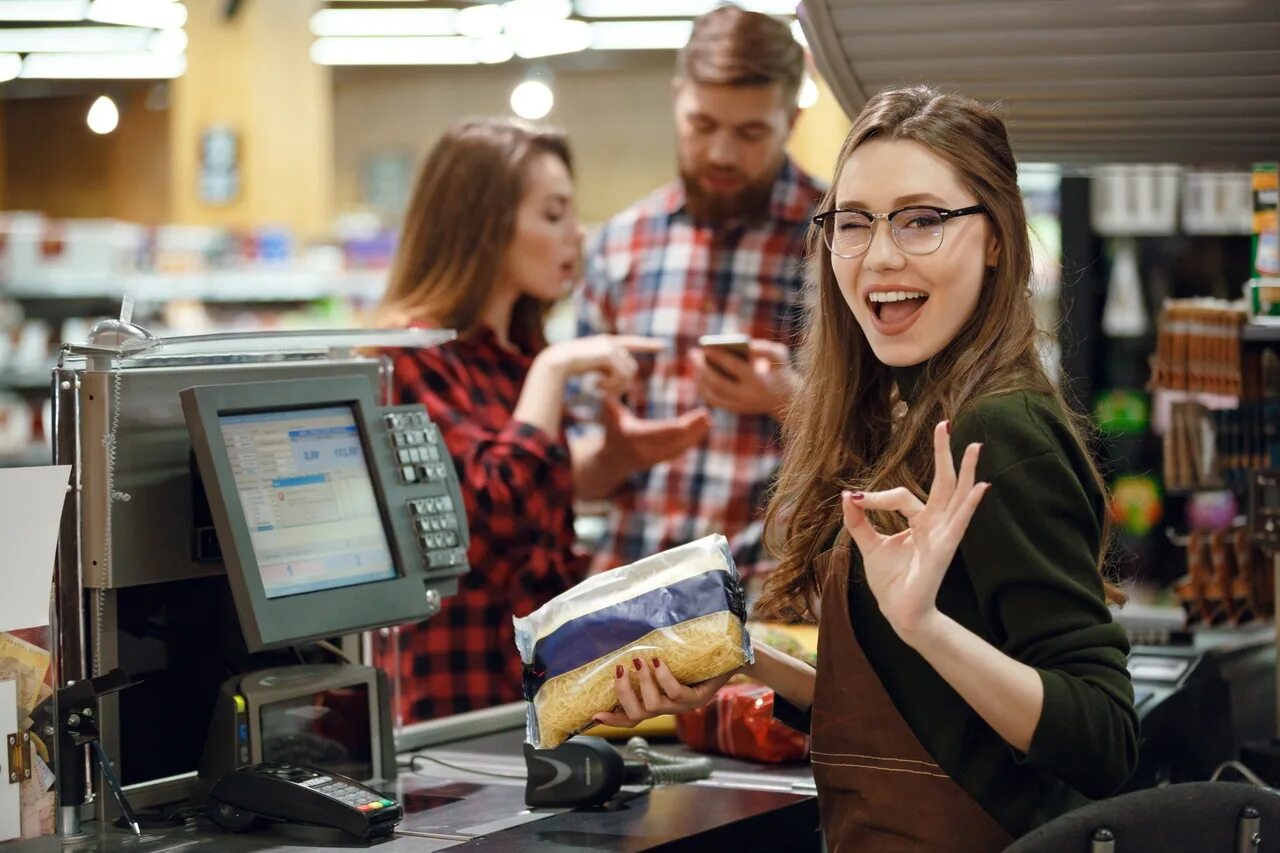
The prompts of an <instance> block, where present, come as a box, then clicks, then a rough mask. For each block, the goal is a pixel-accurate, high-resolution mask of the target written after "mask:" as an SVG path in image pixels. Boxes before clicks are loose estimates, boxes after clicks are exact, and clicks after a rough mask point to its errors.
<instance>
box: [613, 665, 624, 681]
mask: <svg viewBox="0 0 1280 853" xmlns="http://www.w3.org/2000/svg"><path fill="white" fill-rule="evenodd" d="M622 672H623V670H622V664H618V665H617V666H616V667H614V668H613V676H614V678H622Z"/></svg>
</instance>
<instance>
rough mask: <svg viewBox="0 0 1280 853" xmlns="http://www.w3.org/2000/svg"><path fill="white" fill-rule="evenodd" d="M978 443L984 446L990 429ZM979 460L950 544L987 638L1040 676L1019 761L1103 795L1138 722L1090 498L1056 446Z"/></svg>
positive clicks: (1127, 761)
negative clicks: (1038, 699)
mask: <svg viewBox="0 0 1280 853" xmlns="http://www.w3.org/2000/svg"><path fill="white" fill-rule="evenodd" d="M1015 439H1016V437H1015ZM986 441H987V444H984V448H983V454H984V456H986V455H987V447H988V446H989V445H990V444H991V443H993V442H999V441H1000V437H999V435H988V436H986ZM957 444H959V442H957ZM1017 445H1018V442H1017V441H1016V440H1014V441H1011V442H1004V443H1003V446H1004V447H1005V448H1008V447H1010V446H1013V447H1016V446H1017ZM962 446H963V445H961V449H962ZM989 463H991V464H987V465H984V464H982V463H980V464H979V471H978V476H979V479H982V480H987V481H988V482H990V483H991V489H990V490H989V491H988V492H987V494H986V496H985V497H984V498H983V500H982V503H981V504H980V505H979V508H978V510H977V512H976V513H975V514H974V517H973V520H972V522H971V523H970V525H969V529H968V532H967V533H966V534H965V538H964V540H963V541H962V543H961V546H960V550H961V555H962V557H963V559H964V563H965V566H966V567H967V568H968V571H969V575H970V578H971V581H972V583H973V586H974V591H975V593H976V597H977V602H978V607H979V610H980V611H981V614H982V616H983V618H984V620H985V622H986V624H987V626H988V627H989V629H990V631H991V636H992V637H993V639H994V641H995V642H996V644H997V645H998V646H999V647H1000V648H1001V649H1002V650H1003V651H1004V652H1005V653H1006V654H1008V655H1009V656H1010V657H1013V658H1015V659H1017V660H1019V661H1022V662H1023V663H1025V664H1027V665H1029V666H1032V667H1034V668H1035V669H1036V671H1037V672H1038V673H1039V675H1040V679H1041V682H1042V683H1043V685H1044V706H1043V710H1042V711H1041V716H1040V721H1039V724H1038V725H1037V727H1036V730H1035V734H1034V736H1033V738H1032V742H1031V748H1030V751H1029V752H1028V753H1027V755H1026V756H1019V760H1025V761H1027V762H1030V763H1031V764H1032V765H1033V766H1036V767H1039V768H1040V769H1042V770H1044V771H1046V772H1048V773H1052V774H1054V775H1056V776H1057V777H1058V778H1060V779H1062V780H1063V781H1065V782H1067V783H1068V784H1070V785H1071V786H1072V787H1073V788H1075V789H1076V790H1078V791H1080V793H1082V794H1084V795H1085V796H1088V797H1093V798H1101V797H1106V796H1109V795H1110V794H1112V793H1113V792H1114V791H1115V790H1116V789H1117V788H1119V786H1120V785H1121V784H1123V782H1124V781H1125V779H1127V778H1128V776H1129V774H1130V773H1131V772H1132V770H1133V767H1134V765H1135V763H1136V762H1137V751H1138V721H1137V714H1136V712H1135V711H1134V707H1133V686H1132V684H1131V682H1130V679H1129V672H1128V669H1127V666H1126V664H1127V655H1128V651H1129V645H1128V641H1127V639H1126V638H1125V634H1124V631H1123V629H1122V628H1121V627H1120V626H1119V625H1117V624H1116V623H1115V622H1113V621H1112V619H1111V615H1110V612H1109V611H1108V609H1107V606H1106V603H1105V597H1104V594H1103V587H1102V579H1101V576H1100V575H1099V573H1098V569H1097V558H1096V555H1097V553H1098V548H1099V543H1100V538H1101V523H1100V519H1099V517H1098V509H1097V505H1098V503H1100V502H1095V501H1093V500H1090V493H1089V490H1088V489H1087V487H1086V486H1085V485H1084V484H1083V483H1082V482H1081V478H1080V477H1079V476H1078V474H1077V470H1076V469H1073V467H1072V465H1071V464H1070V463H1069V462H1068V461H1067V457H1066V456H1065V455H1064V453H1063V452H1061V451H1060V450H1057V449H1048V450H1043V451H1041V452H1039V453H1035V454H1033V455H1030V456H1025V457H1023V458H1020V459H1016V461H1010V460H1009V459H1008V457H1007V455H1005V456H1003V457H1002V454H1001V452H1000V451H999V450H997V451H996V452H995V453H993V454H991V459H990V460H989ZM984 467H985V468H986V469H987V470H985V471H984V470H983V469H984ZM993 467H994V468H995V470H992V469H993ZM1094 495H1095V497H1096V490H1095V491H1094Z"/></svg>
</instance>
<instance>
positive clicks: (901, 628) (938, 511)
mask: <svg viewBox="0 0 1280 853" xmlns="http://www.w3.org/2000/svg"><path fill="white" fill-rule="evenodd" d="M950 432H951V429H950V424H949V423H948V422H946V421H943V422H942V423H939V424H938V425H937V427H935V428H934V431H933V457H934V471H933V485H932V486H931V487H930V489H929V497H928V500H927V501H926V502H925V503H923V504H922V503H921V502H920V500H919V499H918V498H917V497H916V496H915V495H913V494H911V492H909V491H908V490H907V489H905V488H896V489H890V490H888V491H883V492H868V493H866V494H862V493H860V492H844V493H843V494H842V495H841V498H842V507H843V509H844V524H845V528H846V529H848V531H849V535H850V536H851V537H853V542H854V545H856V546H857V548H858V550H859V551H860V552H861V554H862V563H863V566H864V567H865V571H866V576H867V584H868V586H869V587H870V589H871V592H872V594H873V595H874V596H875V598H876V603H877V604H879V605H880V612H881V613H883V614H884V617H885V619H887V620H888V621H889V624H890V625H891V626H892V627H893V629H894V631H896V632H897V633H898V636H900V637H902V638H903V640H905V641H906V642H907V643H908V644H910V643H911V638H912V636H913V635H915V634H916V633H917V632H919V631H922V630H925V629H927V628H928V627H929V624H930V622H931V620H932V619H933V618H934V617H935V616H937V615H939V613H938V609H937V601H938V588H939V586H941V584H942V578H943V576H944V575H945V574H946V572H947V567H948V566H949V565H951V560H952V558H953V557H954V556H955V553H956V548H958V547H959V546H960V540H961V539H962V538H963V537H964V532H965V530H966V529H967V528H968V526H969V520H970V519H971V518H973V513H974V511H975V510H977V508H978V503H979V502H980V501H981V500H982V496H983V495H985V494H986V492H987V489H989V488H990V484H989V483H977V484H975V483H974V479H975V476H976V475H975V471H976V469H977V467H978V453H979V451H980V450H981V447H982V445H980V444H971V445H969V447H968V448H967V449H966V450H965V454H964V460H963V461H962V463H961V465H960V474H959V476H958V477H957V476H956V470H955V463H954V462H953V461H952V457H951V441H950ZM869 510H886V511H893V512H899V513H901V514H902V515H903V516H905V517H906V519H907V524H908V527H907V529H906V530H903V531H901V532H899V533H895V534H893V535H891V536H886V535H885V534H883V533H880V532H879V531H877V530H876V529H875V528H874V527H872V526H871V524H870V522H869V521H868V520H867V517H866V515H865V514H864V513H865V512H866V511H869Z"/></svg>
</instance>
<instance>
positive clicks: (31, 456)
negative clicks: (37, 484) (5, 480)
mask: <svg viewBox="0 0 1280 853" xmlns="http://www.w3.org/2000/svg"><path fill="white" fill-rule="evenodd" d="M52 464H53V451H52V450H50V449H49V448H48V447H46V446H45V445H44V444H43V443H37V444H33V445H31V446H30V447H28V448H27V449H25V450H16V451H13V452H10V453H4V452H0V468H29V467H32V466H34V465H52Z"/></svg>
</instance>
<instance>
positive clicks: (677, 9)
mask: <svg viewBox="0 0 1280 853" xmlns="http://www.w3.org/2000/svg"><path fill="white" fill-rule="evenodd" d="M723 5H724V3H723V0H577V2H575V3H574V7H575V8H576V9H577V11H578V14H579V15H581V16H582V17H584V18H689V17H697V16H698V15H703V14H706V13H707V12H710V11H711V10H712V9H714V8H716V7H717V6H723ZM735 5H737V6H741V7H742V8H743V9H746V10H747V11H748V12H761V13H763V14H765V15H788V16H790V15H794V14H795V13H796V6H798V5H799V3H798V0H738V2H737V3H736V4H735Z"/></svg>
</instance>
